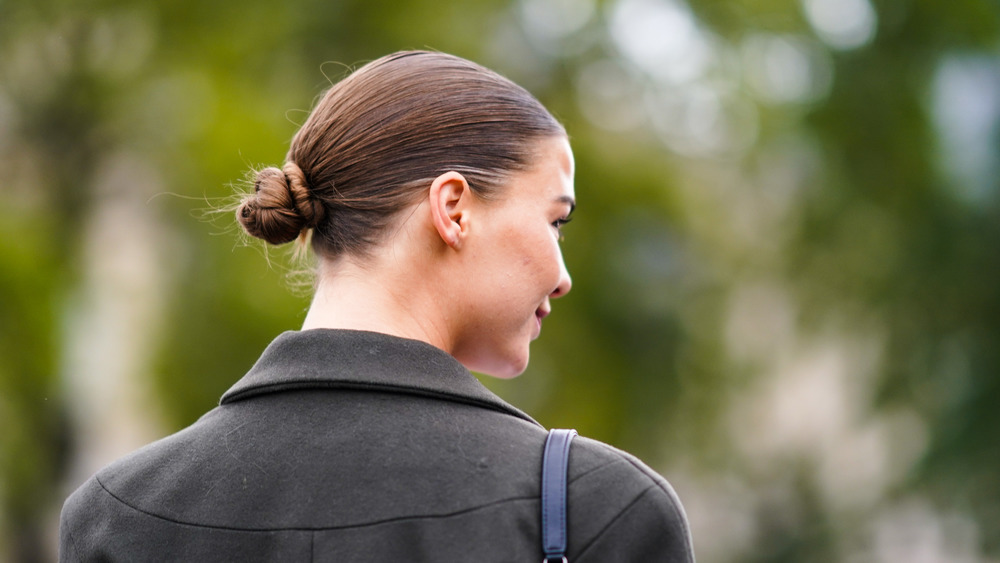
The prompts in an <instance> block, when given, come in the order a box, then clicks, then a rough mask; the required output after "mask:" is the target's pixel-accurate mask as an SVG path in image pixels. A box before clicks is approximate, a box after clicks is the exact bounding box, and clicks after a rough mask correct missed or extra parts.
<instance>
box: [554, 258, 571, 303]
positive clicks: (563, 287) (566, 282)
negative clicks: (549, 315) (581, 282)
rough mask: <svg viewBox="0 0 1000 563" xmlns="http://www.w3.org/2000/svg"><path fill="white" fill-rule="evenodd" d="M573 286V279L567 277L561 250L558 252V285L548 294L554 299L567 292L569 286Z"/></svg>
mask: <svg viewBox="0 0 1000 563" xmlns="http://www.w3.org/2000/svg"><path fill="white" fill-rule="evenodd" d="M572 287H573V280H572V279H570V277H569V270H567V269H566V261H565V260H563V257H562V252H560V253H559V285H557V286H556V288H555V290H554V291H553V292H552V293H551V294H550V295H549V297H552V298H553V299H555V298H556V297H562V296H563V295H566V294H567V293H569V290H570V288H572Z"/></svg>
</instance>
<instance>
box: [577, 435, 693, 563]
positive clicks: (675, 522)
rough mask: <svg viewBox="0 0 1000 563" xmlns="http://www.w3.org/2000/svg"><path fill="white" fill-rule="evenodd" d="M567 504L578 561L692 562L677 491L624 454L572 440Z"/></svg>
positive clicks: (687, 533)
mask: <svg viewBox="0 0 1000 563" xmlns="http://www.w3.org/2000/svg"><path fill="white" fill-rule="evenodd" d="M568 502H569V522H570V529H571V531H570V552H571V554H575V557H574V559H575V560H577V561H616V560H623V561H638V560H644V561H677V562H685V563H686V562H689V561H693V560H694V556H693V553H692V547H691V534H690V530H689V527H688V522H687V516H686V515H685V513H684V508H683V506H682V504H681V501H680V499H679V498H678V496H677V493H676V492H675V491H674V489H673V487H672V486H671V485H670V483H669V482H667V480H666V479H664V478H663V477H662V476H661V475H659V474H658V473H657V472H656V471H653V470H652V469H650V468H649V466H647V465H646V464H645V463H643V462H642V461H640V460H639V459H638V458H636V457H635V456H633V455H631V454H629V453H627V452H624V451H622V450H619V449H617V448H614V447H612V446H609V445H607V444H604V443H602V442H598V441H596V440H591V439H588V438H583V437H579V438H577V439H575V440H574V441H573V445H572V447H571V449H570V472H569V501H568Z"/></svg>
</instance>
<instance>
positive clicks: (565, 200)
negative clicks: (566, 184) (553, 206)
mask: <svg viewBox="0 0 1000 563" xmlns="http://www.w3.org/2000/svg"><path fill="white" fill-rule="evenodd" d="M556 201H558V202H559V203H567V204H569V213H568V214H567V215H572V214H573V211H575V210H576V200H575V199H573V198H571V197H569V196H568V195H561V196H559V197H557V198H556Z"/></svg>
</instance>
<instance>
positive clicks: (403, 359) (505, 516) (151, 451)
mask: <svg viewBox="0 0 1000 563" xmlns="http://www.w3.org/2000/svg"><path fill="white" fill-rule="evenodd" d="M545 436H546V431H545V429H544V428H542V427H541V426H540V425H538V423H536V422H535V421H534V420H532V419H531V418H530V417H529V416H527V415H526V414H524V413H522V412H521V411H519V410H517V409H516V408H514V407H512V406H510V405H508V404H507V403H505V402H504V401H502V400H501V399H500V398H499V397H497V396H496V395H494V394H493V393H491V392H490V391H488V390H487V389H486V388H485V387H483V385H482V384H481V383H480V382H479V381H478V380H477V379H476V378H475V377H474V376H473V375H472V374H470V373H469V372H468V371H467V370H466V369H465V368H464V367H463V366H462V365H461V364H459V363H458V362H457V361H455V359H454V358H452V357H451V356H449V355H448V354H446V353H445V352H443V351H441V350H439V349H437V348H434V347H433V346H430V345H428V344H425V343H423V342H418V341H414V340H405V339H401V338H396V337H392V336H387V335H384V334H378V333H371V332H356V331H341V330H310V331H303V332H287V333H285V334H282V335H281V336H279V337H278V338H277V339H276V340H275V341H274V342H273V343H272V344H271V345H270V346H269V347H268V348H267V350H266V351H265V352H264V354H263V356H262V357H261V358H260V360H258V361H257V364H256V365H254V367H253V369H251V370H250V372H249V373H248V374H247V375H246V376H245V377H244V378H243V379H241V380H240V381H239V382H238V383H236V385H234V386H233V388H232V389H230V390H229V391H228V392H226V394H225V395H223V397H222V401H221V404H220V405H219V407H217V408H215V409H213V410H211V411H210V412H208V413H207V414H205V415H204V416H203V417H201V419H200V420H198V421H197V422H196V423H194V424H193V425H191V426H190V427H188V428H186V429H184V430H182V431H180V432H178V433H177V434H174V435H172V436H168V437H167V438H164V439H162V440H160V441H158V442H155V443H153V444H150V445H149V446H146V447H145V448H142V449H140V450H138V451H136V452H134V453H132V454H130V455H129V456H127V457H125V458H123V459H121V460H119V461H117V462H115V463H113V464H111V465H110V466H108V467H106V468H104V469H102V470H101V471H99V472H98V473H97V474H96V475H94V476H93V477H92V478H91V479H90V480H88V481H87V482H86V483H84V484H83V486H81V487H80V488H79V489H78V490H77V491H76V492H74V493H73V494H72V495H71V496H70V497H69V499H68V500H67V501H66V504H65V506H64V507H63V512H62V520H61V525H60V536H61V538H60V542H61V546H60V548H61V552H60V559H61V560H63V561H80V560H82V561H93V560H112V561H148V560H172V561H248V560H270V561H463V562H465V561H477V562H478V561H530V562H537V561H540V560H541V558H542V551H541V545H540V544H541V542H540V537H539V536H540V522H539V500H538V499H539V490H540V485H539V479H540V473H541V455H542V447H543V443H544V440H545ZM569 483H570V484H569V517H568V521H569V551H568V556H569V560H570V562H572V563H583V562H601V563H606V562H610V561H671V562H674V561H676V562H688V561H692V560H693V556H692V554H691V540H690V534H689V531H688V526H687V522H686V520H685V516H684V512H683V509H682V508H681V504H680V502H679V501H678V499H677V496H676V495H675V494H674V492H673V489H671V487H670V485H669V484H667V482H666V481H665V480H663V478H662V477H660V476H659V475H657V474H656V473H654V472H653V471H652V470H650V469H649V468H648V467H646V466H645V465H643V464H642V462H640V461H639V460H637V459H636V458H634V457H632V456H630V455H628V454H626V453H624V452H622V451H619V450H616V449H614V448H612V447H610V446H607V445H605V444H602V443H600V442H596V441H593V440H588V439H586V438H578V439H577V440H575V441H574V442H573V445H572V449H571V451H570V464H569Z"/></svg>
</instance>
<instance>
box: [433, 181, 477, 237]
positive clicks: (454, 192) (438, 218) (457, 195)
mask: <svg viewBox="0 0 1000 563" xmlns="http://www.w3.org/2000/svg"><path fill="white" fill-rule="evenodd" d="M471 199H472V189H471V188H470V187H469V183H468V182H467V181H466V180H465V176H462V175H461V174H459V173H458V172H445V173H444V174H442V175H440V176H438V177H437V178H435V179H434V181H433V182H432V183H431V189H430V193H429V202H428V203H430V208H431V220H432V221H433V223H434V228H435V229H436V230H437V232H438V235H440V236H441V240H443V241H444V242H445V244H447V245H448V246H450V247H452V248H454V249H455V250H458V249H459V248H460V247H461V246H462V240H463V239H464V238H465V235H466V234H467V233H468V207H469V203H470V201H471Z"/></svg>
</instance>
